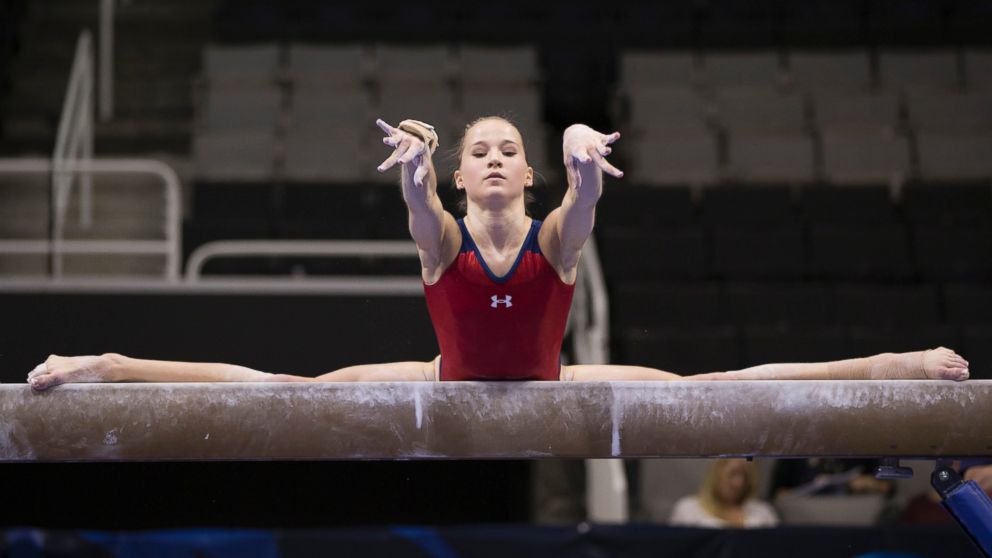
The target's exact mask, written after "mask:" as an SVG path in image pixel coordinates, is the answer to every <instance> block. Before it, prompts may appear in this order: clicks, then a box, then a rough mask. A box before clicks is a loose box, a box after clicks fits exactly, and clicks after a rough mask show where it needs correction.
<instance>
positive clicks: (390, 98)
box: [373, 83, 455, 141]
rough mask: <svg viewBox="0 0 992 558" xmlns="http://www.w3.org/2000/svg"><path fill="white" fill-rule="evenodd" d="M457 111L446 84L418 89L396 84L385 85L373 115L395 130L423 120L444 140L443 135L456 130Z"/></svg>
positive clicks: (427, 85) (433, 84)
mask: <svg viewBox="0 0 992 558" xmlns="http://www.w3.org/2000/svg"><path fill="white" fill-rule="evenodd" d="M454 107H455V101H454V95H453V93H452V91H451V89H449V88H448V87H447V86H446V85H444V84H443V83H432V84H423V85H420V86H418V87H416V88H411V87H408V86H404V85H395V84H394V85H388V86H386V85H384V86H383V88H382V89H381V90H380V91H379V105H378V106H376V107H373V111H375V112H377V113H378V114H379V117H380V118H382V119H383V120H385V121H386V122H388V123H390V124H392V125H394V126H395V125H397V124H399V123H400V121H402V120H404V119H407V118H414V119H417V120H422V121H424V122H427V123H429V124H432V125H434V127H435V128H437V130H438V134H439V135H441V137H442V138H443V137H444V134H443V132H446V131H448V130H450V129H451V128H452V126H453V123H454V119H453V116H454ZM449 137H450V136H449ZM442 141H444V139H442Z"/></svg>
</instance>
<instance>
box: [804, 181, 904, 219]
mask: <svg viewBox="0 0 992 558" xmlns="http://www.w3.org/2000/svg"><path fill="white" fill-rule="evenodd" d="M800 203H801V206H802V214H803V216H804V218H805V219H806V221H807V222H808V223H812V224H838V225H842V224H851V225H876V224H890V223H893V222H895V221H896V219H897V216H896V207H895V205H894V204H893V202H892V200H891V198H890V196H889V188H888V187H887V186H883V185H863V186H847V187H844V188H836V187H833V186H819V187H809V188H804V189H803V191H802V197H801V202H800Z"/></svg>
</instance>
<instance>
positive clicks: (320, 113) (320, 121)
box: [287, 87, 396, 134]
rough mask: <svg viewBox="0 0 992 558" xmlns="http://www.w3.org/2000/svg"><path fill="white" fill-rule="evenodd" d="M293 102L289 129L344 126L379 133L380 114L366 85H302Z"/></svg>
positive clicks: (295, 91)
mask: <svg viewBox="0 0 992 558" xmlns="http://www.w3.org/2000/svg"><path fill="white" fill-rule="evenodd" d="M290 105H291V106H290V111H289V119H288V122H287V128H288V129H289V130H308V131H309V130H313V131H317V132H319V131H320V130H323V129H327V128H340V129H348V130H351V131H352V132H353V133H355V134H358V133H361V132H363V131H365V132H374V133H376V134H378V133H379V131H378V128H376V127H375V116H376V115H375V114H373V112H372V102H371V99H370V98H369V96H368V94H367V93H366V92H365V91H364V90H363V89H359V88H348V89H330V90H329V89H323V88H315V87H301V88H297V89H295V90H294V91H293V96H292V98H291V99H290ZM393 124H396V123H395V122H393Z"/></svg>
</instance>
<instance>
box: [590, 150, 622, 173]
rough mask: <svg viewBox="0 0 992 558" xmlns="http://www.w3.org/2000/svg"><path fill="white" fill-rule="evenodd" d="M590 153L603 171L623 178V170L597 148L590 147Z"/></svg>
mask: <svg viewBox="0 0 992 558" xmlns="http://www.w3.org/2000/svg"><path fill="white" fill-rule="evenodd" d="M589 154H590V155H592V158H593V160H595V161H596V164H597V165H598V166H599V168H600V169H602V170H603V172H605V173H607V174H609V175H611V176H615V177H617V178H623V171H622V170H620V169H618V168H616V167H614V166H613V165H612V164H610V162H609V161H607V160H606V159H604V158H603V156H602V155H600V154H599V152H598V151H596V150H595V149H590V150H589Z"/></svg>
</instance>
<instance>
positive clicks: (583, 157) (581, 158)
mask: <svg viewBox="0 0 992 558" xmlns="http://www.w3.org/2000/svg"><path fill="white" fill-rule="evenodd" d="M572 159H574V160H576V161H578V162H580V163H588V162H590V161H592V157H590V156H589V153H588V151H587V150H586V149H582V148H577V149H573V150H572Z"/></svg>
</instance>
